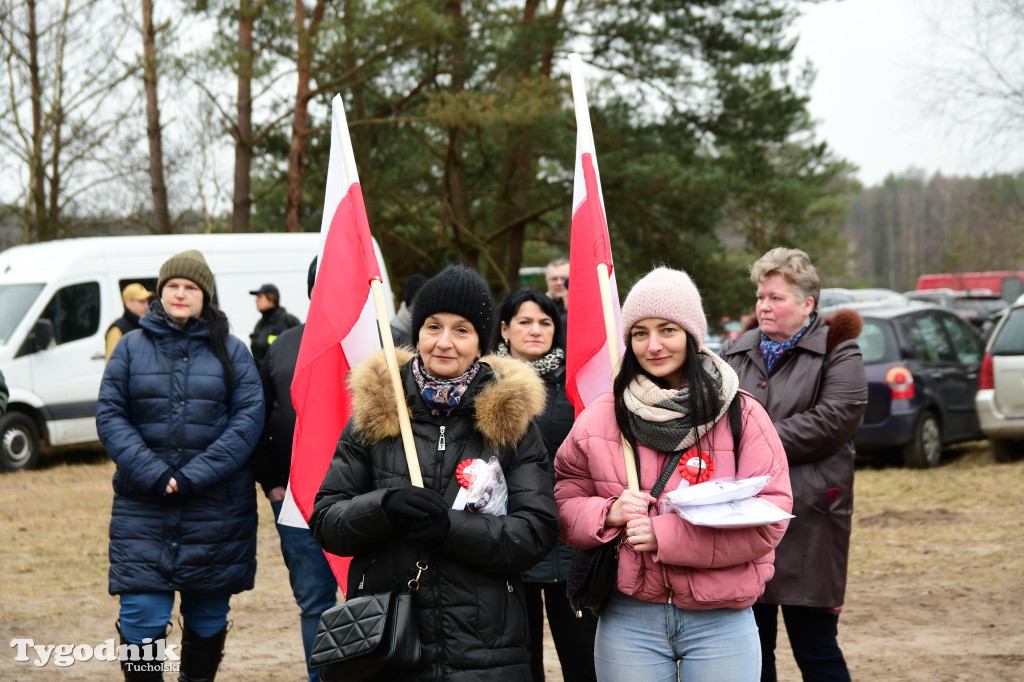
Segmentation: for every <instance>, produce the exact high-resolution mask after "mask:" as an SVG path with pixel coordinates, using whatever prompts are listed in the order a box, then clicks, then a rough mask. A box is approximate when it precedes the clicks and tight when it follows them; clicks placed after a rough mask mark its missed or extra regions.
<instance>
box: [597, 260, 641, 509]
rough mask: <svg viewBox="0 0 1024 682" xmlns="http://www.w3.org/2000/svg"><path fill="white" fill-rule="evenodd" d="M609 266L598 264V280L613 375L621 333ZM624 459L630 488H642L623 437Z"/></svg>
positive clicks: (633, 460)
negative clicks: (614, 303)
mask: <svg viewBox="0 0 1024 682" xmlns="http://www.w3.org/2000/svg"><path fill="white" fill-rule="evenodd" d="M609 279H610V277H609V273H608V266H607V265H605V264H604V263H598V264H597V281H598V285H599V287H600V289H601V309H602V310H603V311H604V332H605V336H606V337H607V338H608V361H609V362H610V363H611V367H612V377H614V376H615V375H616V374H618V373H619V365H620V364H621V360H620V358H621V357H622V356H621V355H620V354H619V335H618V332H617V331H616V329H615V315H614V313H612V289H611V284H610V283H609ZM622 459H623V462H624V463H625V465H626V485H627V486H628V487H629V489H630V490H640V481H639V479H638V477H637V475H636V460H635V459H634V458H633V450H632V448H630V447H629V443H627V442H626V437H625V436H623V437H622Z"/></svg>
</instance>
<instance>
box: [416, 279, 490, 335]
mask: <svg viewBox="0 0 1024 682" xmlns="http://www.w3.org/2000/svg"><path fill="white" fill-rule="evenodd" d="M434 313H454V314H455V315H460V316H462V317H464V318H466V319H467V320H469V321H470V322H471V323H473V328H474V329H475V330H476V333H477V335H478V336H479V337H480V350H481V352H483V351H486V350H487V345H488V343H490V338H491V326H492V324H493V323H494V299H493V298H491V290H490V288H489V287H488V286H487V282H486V281H485V280H484V278H483V277H481V276H480V273H478V272H477V271H476V270H472V269H470V268H467V267H465V266H464V265H449V266H448V267H446V268H445V269H444V270H442V271H441V272H439V273H437V274H436V275H434V276H433V277H431V278H430V279H429V280H427V283H426V284H424V285H423V286H422V287H420V290H419V291H418V292H417V294H416V302H415V303H414V304H413V307H412V325H411V326H410V327H409V329H410V332H411V334H412V338H413V341H415V340H416V339H417V338H419V334H420V328H421V327H422V326H423V321H424V320H426V319H427V317H428V316H430V315H433V314H434Z"/></svg>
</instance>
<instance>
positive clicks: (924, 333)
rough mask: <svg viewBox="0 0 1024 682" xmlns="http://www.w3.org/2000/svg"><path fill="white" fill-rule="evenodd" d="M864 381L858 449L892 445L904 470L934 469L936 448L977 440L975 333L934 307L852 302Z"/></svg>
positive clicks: (978, 353) (978, 352) (979, 349)
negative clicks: (858, 320)
mask: <svg viewBox="0 0 1024 682" xmlns="http://www.w3.org/2000/svg"><path fill="white" fill-rule="evenodd" d="M846 307H850V308H853V309H854V310H857V311H858V312H860V314H861V315H862V316H863V318H864V329H863V331H862V332H861V334H860V336H859V337H858V339H857V342H858V344H859V345H860V348H861V353H862V355H863V358H864V371H865V373H866V374H867V379H868V407H867V411H866V412H865V414H864V423H863V424H862V425H861V427H860V429H859V430H858V431H857V435H856V437H855V439H854V443H855V445H856V446H857V450H858V451H863V450H877V449H893V448H898V449H899V450H900V451H901V452H902V456H903V463H904V464H905V465H906V466H909V467H916V468H924V467H934V466H937V465H938V464H939V462H940V461H941V459H942V447H943V446H944V445H949V444H952V443H958V442H963V441H968V440H975V439H979V438H983V437H984V436H983V435H982V432H981V429H980V427H979V424H978V413H977V410H976V408H975V405H974V395H975V393H976V392H977V389H978V372H979V370H980V368H981V360H982V355H983V350H984V343H983V341H982V338H981V336H980V335H979V334H978V332H977V330H976V329H975V328H974V327H972V326H971V325H970V324H968V323H966V322H964V321H963V320H962V319H961V318H960V317H959V316H957V315H955V314H954V313H952V312H950V311H948V310H945V309H943V308H940V307H938V306H934V305H930V304H925V303H916V302H909V301H908V302H904V303H896V304H880V303H874V304H853V305H848V306H846Z"/></svg>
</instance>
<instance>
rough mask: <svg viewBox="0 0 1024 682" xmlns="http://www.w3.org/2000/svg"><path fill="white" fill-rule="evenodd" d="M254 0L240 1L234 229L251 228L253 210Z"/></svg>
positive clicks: (232, 222)
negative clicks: (252, 0) (250, 221)
mask: <svg viewBox="0 0 1024 682" xmlns="http://www.w3.org/2000/svg"><path fill="white" fill-rule="evenodd" d="M254 21H255V11H254V10H253V6H252V2H251V0H239V3H238V120H237V121H236V123H235V190H234V202H233V203H234V206H233V210H232V216H231V231H232V232H248V231H249V218H250V213H251V210H252V196H251V194H252V192H251V187H252V177H251V172H252V63H253V53H252V28H253V23H254Z"/></svg>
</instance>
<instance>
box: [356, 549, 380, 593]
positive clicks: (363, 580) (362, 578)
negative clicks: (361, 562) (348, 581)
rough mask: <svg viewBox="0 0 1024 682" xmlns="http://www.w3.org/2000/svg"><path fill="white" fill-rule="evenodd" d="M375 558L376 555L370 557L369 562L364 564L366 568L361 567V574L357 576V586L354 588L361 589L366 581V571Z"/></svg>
mask: <svg viewBox="0 0 1024 682" xmlns="http://www.w3.org/2000/svg"><path fill="white" fill-rule="evenodd" d="M376 560H377V557H373V558H372V559H370V563H368V564H366V568H364V569H363V574H362V575H361V576H359V587H357V588H356V589H357V590H359V591H362V589H363V585H364V584H365V583H366V572H367V571H369V570H370V567H371V566H373V562H375V561H376Z"/></svg>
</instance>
